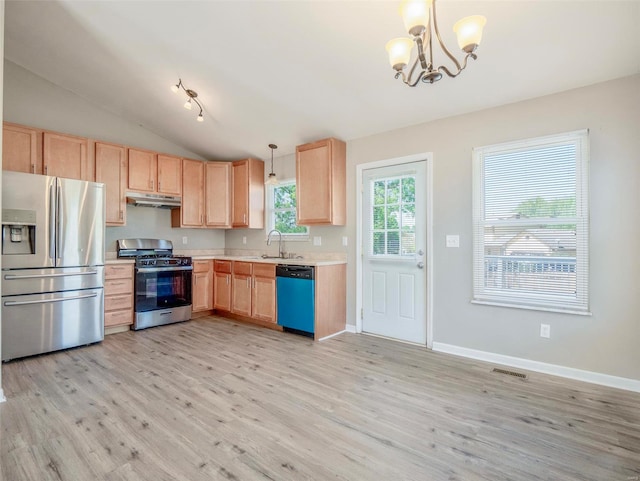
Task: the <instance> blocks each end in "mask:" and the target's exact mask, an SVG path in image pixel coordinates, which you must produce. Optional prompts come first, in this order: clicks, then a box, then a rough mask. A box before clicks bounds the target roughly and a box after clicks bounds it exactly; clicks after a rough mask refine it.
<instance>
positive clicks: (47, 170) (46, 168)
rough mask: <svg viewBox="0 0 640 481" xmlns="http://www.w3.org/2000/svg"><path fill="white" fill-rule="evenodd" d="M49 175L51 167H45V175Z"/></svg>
mask: <svg viewBox="0 0 640 481" xmlns="http://www.w3.org/2000/svg"><path fill="white" fill-rule="evenodd" d="M48 173H49V166H48V165H45V166H44V175H47V174H48Z"/></svg>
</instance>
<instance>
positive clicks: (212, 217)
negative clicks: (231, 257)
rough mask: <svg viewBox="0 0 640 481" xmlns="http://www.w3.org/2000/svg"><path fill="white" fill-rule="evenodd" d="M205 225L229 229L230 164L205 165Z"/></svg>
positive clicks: (212, 163)
mask: <svg viewBox="0 0 640 481" xmlns="http://www.w3.org/2000/svg"><path fill="white" fill-rule="evenodd" d="M204 184H205V196H204V199H205V223H206V225H207V227H224V228H228V227H231V163H230V162H206V163H205V182H204Z"/></svg>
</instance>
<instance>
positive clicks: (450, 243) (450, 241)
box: [447, 234, 460, 247]
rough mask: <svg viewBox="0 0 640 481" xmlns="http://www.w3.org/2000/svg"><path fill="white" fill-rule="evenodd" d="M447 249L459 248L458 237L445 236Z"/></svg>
mask: <svg viewBox="0 0 640 481" xmlns="http://www.w3.org/2000/svg"><path fill="white" fill-rule="evenodd" d="M447 247H460V236H459V235H457V234H455V235H452V234H447Z"/></svg>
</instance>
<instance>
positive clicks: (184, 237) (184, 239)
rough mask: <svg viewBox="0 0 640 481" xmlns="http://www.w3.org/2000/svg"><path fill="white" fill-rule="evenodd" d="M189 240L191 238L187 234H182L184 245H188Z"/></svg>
mask: <svg viewBox="0 0 640 481" xmlns="http://www.w3.org/2000/svg"><path fill="white" fill-rule="evenodd" d="M188 241H189V239H188V238H187V236H186V235H185V236H182V243H183V244H184V245H187V242H188Z"/></svg>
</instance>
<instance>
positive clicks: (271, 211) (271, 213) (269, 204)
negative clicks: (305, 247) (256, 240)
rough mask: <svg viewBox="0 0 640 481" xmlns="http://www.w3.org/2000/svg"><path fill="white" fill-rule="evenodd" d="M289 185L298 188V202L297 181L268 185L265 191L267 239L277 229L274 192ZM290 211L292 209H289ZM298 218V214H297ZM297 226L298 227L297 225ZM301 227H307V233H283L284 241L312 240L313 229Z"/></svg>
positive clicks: (283, 181)
mask: <svg viewBox="0 0 640 481" xmlns="http://www.w3.org/2000/svg"><path fill="white" fill-rule="evenodd" d="M287 185H295V186H296V200H297V193H298V186H297V184H296V179H285V180H281V181H279V182H278V183H277V184H276V185H267V186H266V189H265V195H266V197H267V198H266V202H265V206H266V209H265V217H266V219H265V223H264V225H265V239H266V238H267V237H268V236H269V232H271V231H272V230H273V229H275V224H276V222H275V213H276V209H275V206H274V190H275V189H277V188H278V187H284V186H287ZM287 210H290V209H287ZM293 210H294V212H295V211H296V207H293ZM296 217H297V214H296ZM296 225H298V224H297V223H296ZM300 227H305V228H306V229H307V231H306V233H302V232H301V233H297V234H296V233H284V232H283V233H282V240H285V241H297V242H306V241H308V240H309V239H310V237H309V236H310V232H311V229H310V228H309V226H308V225H305V226H300Z"/></svg>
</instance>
